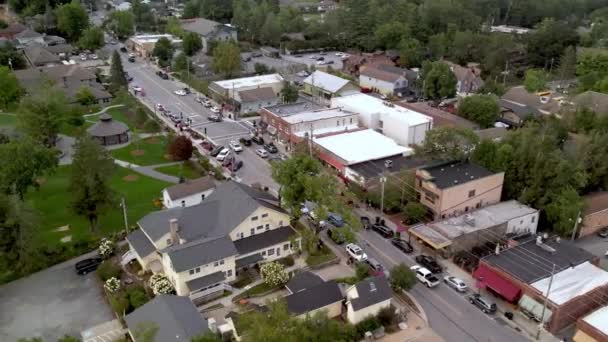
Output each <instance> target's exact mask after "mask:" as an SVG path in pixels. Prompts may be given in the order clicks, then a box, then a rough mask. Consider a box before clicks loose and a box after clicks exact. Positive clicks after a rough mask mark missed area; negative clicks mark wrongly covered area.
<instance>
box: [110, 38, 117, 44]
mask: <svg viewBox="0 0 608 342" xmlns="http://www.w3.org/2000/svg"><path fill="white" fill-rule="evenodd" d="M110 44H111V45H116V44H118V41H117V40H115V39H112V40H110Z"/></svg>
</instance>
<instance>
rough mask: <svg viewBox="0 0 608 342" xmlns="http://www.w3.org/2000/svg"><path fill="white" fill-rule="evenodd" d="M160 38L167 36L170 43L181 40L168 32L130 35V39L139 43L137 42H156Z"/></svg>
mask: <svg viewBox="0 0 608 342" xmlns="http://www.w3.org/2000/svg"><path fill="white" fill-rule="evenodd" d="M161 38H167V39H169V41H171V42H172V43H178V42H181V41H182V40H181V39H179V38H176V37H174V36H172V35H170V34H142V35H139V36H133V37H131V40H132V41H134V42H136V43H139V44H143V43H153V42H157V41H158V40H159V39H161Z"/></svg>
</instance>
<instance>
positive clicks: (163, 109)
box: [154, 103, 165, 112]
mask: <svg viewBox="0 0 608 342" xmlns="http://www.w3.org/2000/svg"><path fill="white" fill-rule="evenodd" d="M154 108H156V110H157V111H159V112H164V111H165V106H163V105H162V104H160V103H157V104H156V106H154Z"/></svg>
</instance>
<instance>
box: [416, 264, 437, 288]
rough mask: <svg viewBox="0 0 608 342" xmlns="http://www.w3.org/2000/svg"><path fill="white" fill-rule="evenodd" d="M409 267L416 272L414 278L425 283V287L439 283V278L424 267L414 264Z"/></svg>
mask: <svg viewBox="0 0 608 342" xmlns="http://www.w3.org/2000/svg"><path fill="white" fill-rule="evenodd" d="M410 269H411V270H412V271H414V273H416V279H418V281H420V282H421V283H423V284H424V285H426V287H429V288H430V287H435V286H437V285H439V279H437V277H436V276H435V275H434V274H433V273H431V271H429V270H427V269H426V268H424V267H422V266H420V265H415V266H412V267H410Z"/></svg>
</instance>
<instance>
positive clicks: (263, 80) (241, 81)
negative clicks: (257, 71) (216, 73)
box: [213, 74, 283, 89]
mask: <svg viewBox="0 0 608 342" xmlns="http://www.w3.org/2000/svg"><path fill="white" fill-rule="evenodd" d="M277 82H283V77H281V75H279V74H268V75H259V76H252V77H243V78H234V79H231V80H223V81H215V82H213V83H214V84H216V85H218V86H219V87H221V88H224V89H239V88H246V87H261V86H263V85H266V84H272V83H277Z"/></svg>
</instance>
